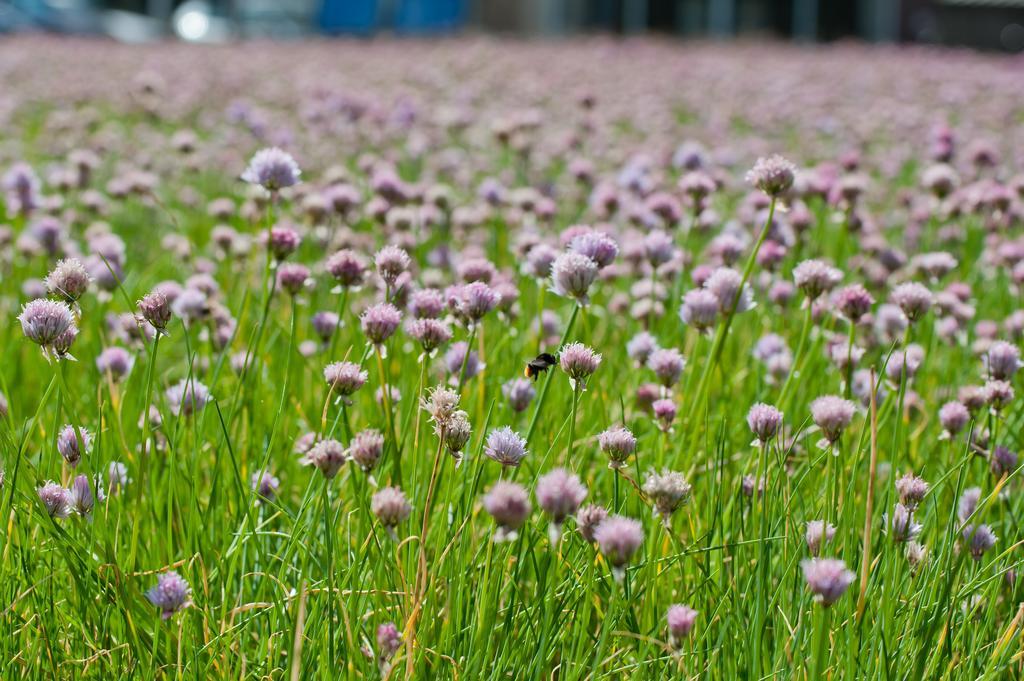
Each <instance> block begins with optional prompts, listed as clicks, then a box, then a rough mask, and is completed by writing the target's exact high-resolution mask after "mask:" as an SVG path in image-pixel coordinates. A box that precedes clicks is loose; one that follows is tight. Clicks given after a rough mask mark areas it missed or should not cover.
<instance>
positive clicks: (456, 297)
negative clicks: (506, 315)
mask: <svg viewBox="0 0 1024 681" xmlns="http://www.w3.org/2000/svg"><path fill="white" fill-rule="evenodd" d="M449 298H450V302H449V305H450V306H451V307H452V308H453V311H454V312H455V314H456V315H457V316H458V317H459V318H460V319H462V320H464V321H465V322H466V323H468V324H478V323H479V322H480V320H481V319H483V318H484V317H485V316H486V315H487V313H488V312H490V311H491V310H493V309H494V308H495V307H497V306H498V303H499V301H500V299H501V297H500V295H499V294H498V292H497V291H495V290H494V289H493V288H491V287H490V286H488V285H487V284H485V283H484V282H482V281H474V282H470V283H468V284H465V285H464V286H456V287H453V289H452V290H450V293H449Z"/></svg>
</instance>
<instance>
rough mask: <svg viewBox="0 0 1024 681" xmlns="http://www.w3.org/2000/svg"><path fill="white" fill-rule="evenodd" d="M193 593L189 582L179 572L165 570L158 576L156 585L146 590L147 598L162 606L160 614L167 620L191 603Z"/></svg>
mask: <svg viewBox="0 0 1024 681" xmlns="http://www.w3.org/2000/svg"><path fill="white" fill-rule="evenodd" d="M191 593H192V589H191V587H189V585H188V582H186V581H185V580H184V579H182V578H181V576H180V575H178V573H177V572H165V573H163V574H162V575H160V576H159V577H157V580H156V586H154V587H153V588H152V589H150V590H149V591H147V592H146V598H148V599H149V602H150V603H152V604H153V605H155V606H156V607H158V608H160V616H161V617H162V618H163V619H165V620H166V619H170V618H171V617H172V616H173V615H174V613H176V612H178V611H179V610H181V609H182V608H184V607H187V606H188V605H189V604H190V601H189V595H190V594H191Z"/></svg>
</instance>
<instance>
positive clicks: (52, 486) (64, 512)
mask: <svg viewBox="0 0 1024 681" xmlns="http://www.w3.org/2000/svg"><path fill="white" fill-rule="evenodd" d="M37 492H38V493H39V500H40V501H42V502H43V507H45V508H46V512H47V514H49V516H50V517H51V518H67V517H68V516H69V515H71V511H72V506H71V492H70V491H68V490H66V489H64V488H63V487H61V486H60V485H58V484H57V483H55V482H52V481H50V480H47V481H46V484H45V485H43V486H42V487H40V488H39V489H38V490H37Z"/></svg>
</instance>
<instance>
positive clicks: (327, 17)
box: [318, 0, 466, 35]
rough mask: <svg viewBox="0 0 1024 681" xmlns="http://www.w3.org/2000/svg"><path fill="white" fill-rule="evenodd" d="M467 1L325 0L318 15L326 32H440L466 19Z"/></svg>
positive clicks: (362, 33)
mask: <svg viewBox="0 0 1024 681" xmlns="http://www.w3.org/2000/svg"><path fill="white" fill-rule="evenodd" d="M465 5H466V3H465V0H379V1H378V0H323V2H322V4H321V5H320V12H319V16H318V19H319V26H320V30H322V31H324V32H325V33H354V34H359V35H367V34H370V33H373V32H375V31H378V30H393V31H398V32H401V33H438V32H443V31H449V30H454V29H457V28H459V27H460V26H462V25H463V23H465V20H466V12H465Z"/></svg>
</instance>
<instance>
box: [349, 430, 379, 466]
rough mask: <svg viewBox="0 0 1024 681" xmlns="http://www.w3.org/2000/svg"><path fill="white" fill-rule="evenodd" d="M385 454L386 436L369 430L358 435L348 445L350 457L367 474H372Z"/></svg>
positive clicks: (377, 431)
mask: <svg viewBox="0 0 1024 681" xmlns="http://www.w3.org/2000/svg"><path fill="white" fill-rule="evenodd" d="M383 453H384V436H383V435H382V434H381V432H380V431H379V430H376V429H374V428H368V429H366V430H363V431H360V432H358V433H356V435H355V437H353V438H352V441H351V442H350V443H349V445H348V456H349V457H350V458H351V459H352V460H353V461H355V462H356V464H357V465H358V466H359V467H360V468H362V469H363V471H365V472H367V473H368V472H370V470H372V469H373V467H374V466H376V465H377V461H379V460H380V457H381V454H383Z"/></svg>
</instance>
